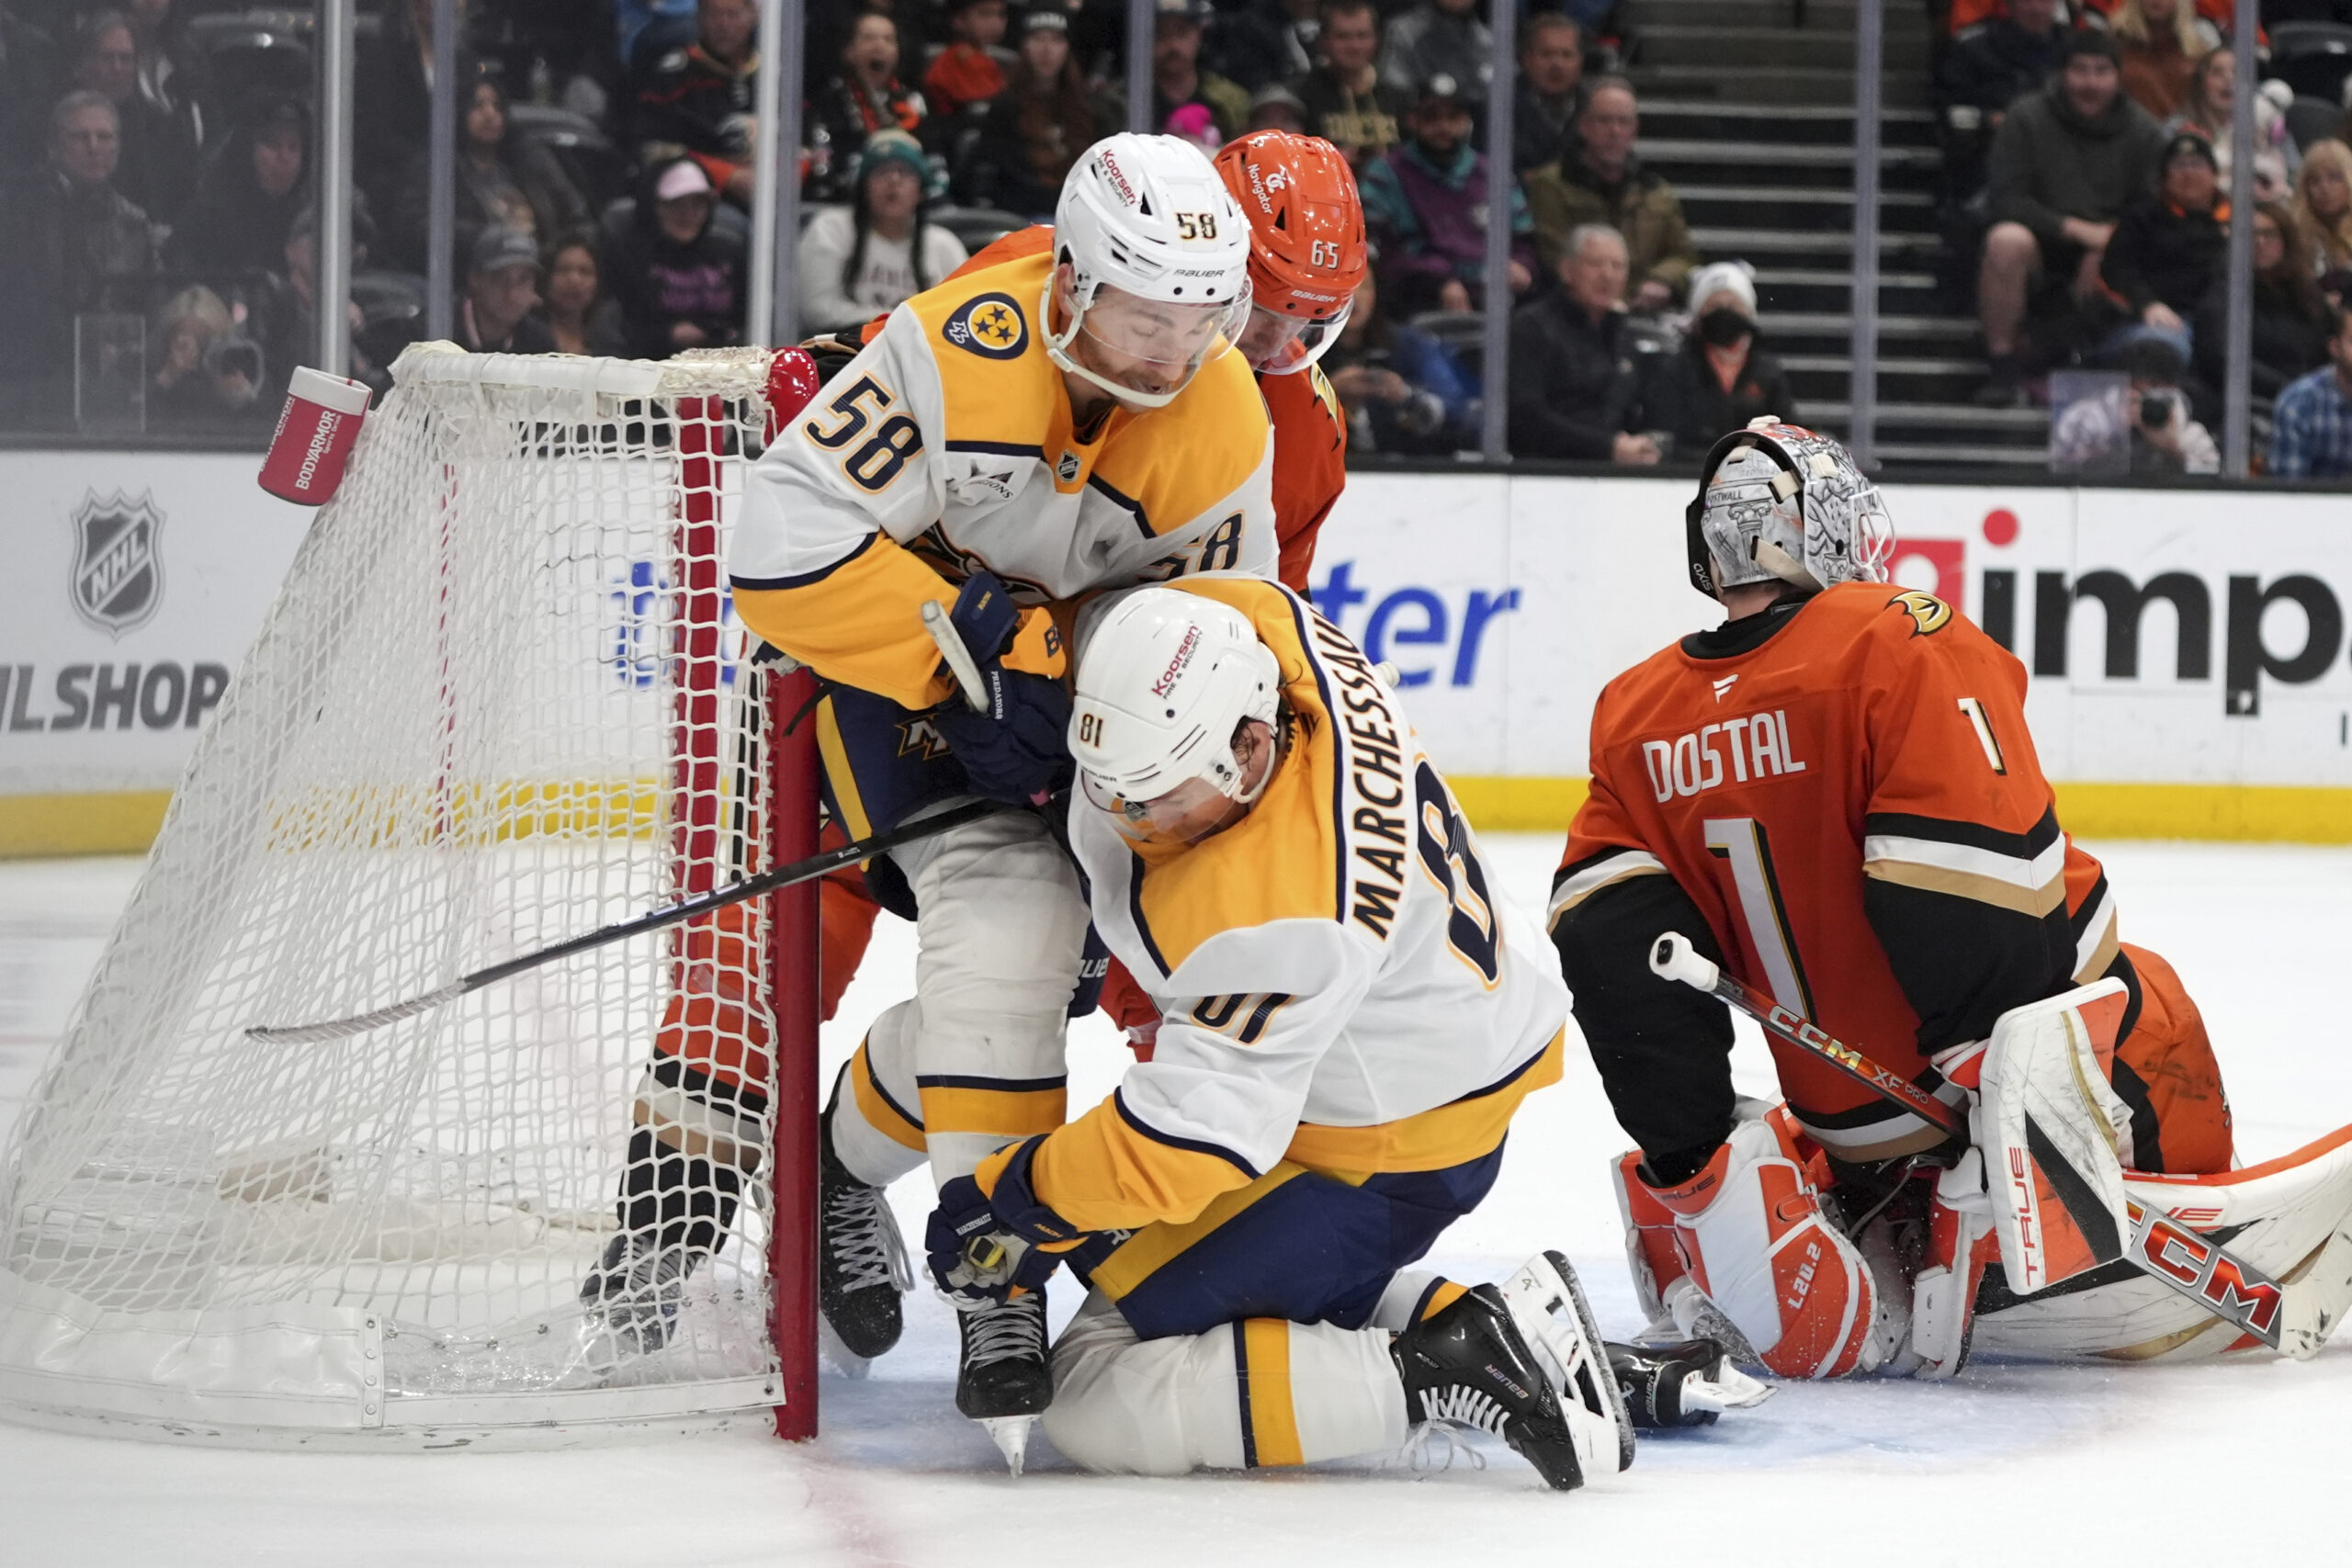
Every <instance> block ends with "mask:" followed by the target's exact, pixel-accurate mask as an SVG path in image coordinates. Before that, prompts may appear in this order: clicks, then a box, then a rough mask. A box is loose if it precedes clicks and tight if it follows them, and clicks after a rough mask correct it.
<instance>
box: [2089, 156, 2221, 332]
mask: <svg viewBox="0 0 2352 1568" xmlns="http://www.w3.org/2000/svg"><path fill="white" fill-rule="evenodd" d="M2163 169H2164V173H2163V175H2162V177H2161V183H2159V184H2158V186H2157V187H2156V190H2155V194H2154V195H2153V196H2148V197H2142V198H2141V199H2140V200H2138V201H2135V202H2133V203H2132V204H2131V206H2130V207H2127V208H2125V209H2123V216H2122V217H2121V218H2120V219H2118V220H2117V221H2116V225H2115V231H2114V233H2113V235H2112V236H2111V237H2110V238H2109V241H2108V243H2107V246H2106V249H2105V251H2104V252H2103V253H2102V255H2101V260H2100V262H2099V280H2100V281H2101V282H2103V283H2104V284H2106V285H2107V288H2108V292H2109V294H2111V295H2113V296H2114V297H2115V299H2116V301H2117V302H2118V303H2120V305H2121V306H2122V307H2123V308H2124V310H2127V311H2129V312H2130V313H2131V320H2130V321H2126V322H2124V323H2123V324H2122V325H2121V326H2120V327H2118V328H2117V329H2116V330H2115V331H2114V332H2113V333H2111V334H2110V335H2109V338H2108V340H2107V343H2106V345H2105V346H2106V351H2107V352H2108V353H2109V354H2116V353H2120V352H2121V351H2122V349H2123V348H2125V347H2126V346H2128V345H2129V344H2133V343H2139V342H2143V341H2145V340H2147V339H2151V338H2153V339H2155V340H2157V341H2159V342H2161V343H2164V344H2167V345H2168V346H2169V347H2170V348H2171V349H2172V351H2173V352H2174V353H2175V354H2176V355H2178V356H2179V358H2180V362H2181V364H2182V365H2183V366H2186V365H2188V361H2189V355H2190V354H2191V352H2192V345H2191V343H2190V333H2189V327H2188V318H2189V317H2190V316H2192V315H2194V314H2195V313H2196V311H2197V308H2198V307H2199V305H2201V304H2203V303H2204V300H2205V296H2206V295H2207V294H2208V293H2209V292H2210V291H2211V288H2212V287H2213V282H2214V279H2216V278H2218V277H2221V276H2223V273H2224V270H2225V269H2226V267H2227V266H2228V258H2229V244H2230V231H2229V216H2230V209H2229V208H2228V206H2227V205H2226V204H2224V203H2223V202H2222V199H2221V186H2220V185H2219V183H2218V182H2217V181H2216V179H2215V177H2214V171H2213V149H2212V148H2211V146H2209V145H2208V144H2207V143H2206V141H2205V139H2204V138H2203V137H2201V136H2199V135H2197V134H2196V133H2195V132H2194V131H2183V132H2181V133H2180V134H2179V135H2177V136H2176V137H2174V138H2173V139H2172V140H2171V141H2168V142H2166V143H2165V154H2164V164H2163Z"/></svg>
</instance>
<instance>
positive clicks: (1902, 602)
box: [1886, 588, 1951, 637]
mask: <svg viewBox="0 0 2352 1568" xmlns="http://www.w3.org/2000/svg"><path fill="white" fill-rule="evenodd" d="M1886 603H1887V607H1888V608H1889V609H1894V610H1900V611H1902V612H1903V613H1904V614H1905V615H1908V616H1910V617H1911V626H1912V631H1911V635H1912V636H1913V637H1931V636H1933V635H1934V634H1936V633H1937V632H1939V631H1941V630H1943V629H1944V627H1945V626H1947V625H1948V624H1950V622H1951V605H1949V604H1945V603H1944V602H1943V601H1942V600H1940V599H1939V598H1937V597H1936V596H1935V595H1934V594H1932V593H1928V592H1922V591H1921V590H1919V589H1917V588H1908V589H1905V590H1904V591H1903V592H1900V593H1897V594H1896V595H1895V596H1894V598H1892V599H1889V600H1888V601H1887V602H1886Z"/></svg>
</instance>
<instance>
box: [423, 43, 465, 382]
mask: <svg viewBox="0 0 2352 1568" xmlns="http://www.w3.org/2000/svg"><path fill="white" fill-rule="evenodd" d="M432 113H433V127H432V133H431V137H430V141H429V146H430V152H428V153H427V157H428V159H429V160H430V162H429V165H428V166H429V167H430V169H431V175H430V176H429V183H428V184H427V186H426V187H425V198H424V200H425V207H424V236H425V238H424V247H425V254H424V335H425V336H427V337H430V338H446V337H447V336H448V335H449V330H450V327H451V324H452V322H453V321H454V319H455V317H456V315H457V310H456V300H457V276H456V274H457V258H456V256H455V255H454V254H452V251H453V249H454V247H455V246H456V245H457V243H458V0H433V110H432Z"/></svg>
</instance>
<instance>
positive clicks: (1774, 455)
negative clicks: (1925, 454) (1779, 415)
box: [1683, 416, 1894, 598]
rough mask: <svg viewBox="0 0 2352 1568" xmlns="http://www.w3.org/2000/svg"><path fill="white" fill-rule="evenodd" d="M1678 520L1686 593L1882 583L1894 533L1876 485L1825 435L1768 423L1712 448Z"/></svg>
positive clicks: (1750, 426) (1750, 427)
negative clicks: (1685, 543)
mask: <svg viewBox="0 0 2352 1568" xmlns="http://www.w3.org/2000/svg"><path fill="white" fill-rule="evenodd" d="M1699 472H1700V475H1701V478H1700V480H1699V493H1698V494H1697V495H1696V496H1695V497H1693V498H1692V500H1691V505H1690V508H1689V510H1688V511H1686V512H1685V513H1684V514H1683V516H1684V521H1685V523H1686V524H1687V525H1688V528H1689V542H1690V552H1691V586H1692V587H1693V588H1696V589H1697V590H1698V591H1699V592H1702V593H1704V594H1706V595H1707V596H1708V597H1710V598H1713V596H1714V594H1715V592H1716V590H1718V589H1722V588H1739V587H1743V586H1745V585H1747V584H1748V583H1754V582H1773V581H1779V582H1786V583H1790V584H1792V585H1794V586H1795V587H1798V588H1805V589H1815V590H1818V589H1823V588H1831V587H1835V586H1836V585H1837V584H1838V583H1840V582H1855V581H1860V582H1883V581H1886V563H1887V561H1888V559H1889V558H1891V557H1892V556H1893V555H1894V526H1893V525H1892V524H1891V523H1890V522H1889V520H1888V518H1887V514H1886V502H1885V501H1884V500H1883V498H1882V497H1881V496H1880V494H1879V489H1878V486H1877V485H1875V484H1873V483H1871V480H1870V479H1868V478H1867V477H1866V476H1865V475H1864V474H1863V473H1862V471H1861V470H1860V468H1856V467H1855V466H1854V458H1853V454H1851V453H1849V452H1848V451H1847V450H1846V448H1845V447H1844V446H1840V445H1839V444H1838V443H1837V442H1835V441H1833V440H1831V439H1830V438H1829V437H1828V436H1826V435H1820V434H1815V433H1814V432H1813V431H1810V430H1806V429H1804V428H1803V427H1801V426H1798V425H1793V424H1782V423H1781V422H1780V421H1779V420H1777V419H1773V418H1770V416H1767V417H1765V418H1763V419H1758V420H1755V421H1752V422H1751V423H1749V424H1748V426H1747V429H1745V430H1736V431H1734V432H1732V433H1731V434H1729V435H1726V436H1724V438H1723V439H1722V440H1720V441H1718V442H1716V443H1715V445H1714V446H1713V449H1711V450H1710V451H1709V452H1708V453H1707V459H1706V461H1705V462H1704V463H1703V464H1702V465H1701V467H1700V470H1699Z"/></svg>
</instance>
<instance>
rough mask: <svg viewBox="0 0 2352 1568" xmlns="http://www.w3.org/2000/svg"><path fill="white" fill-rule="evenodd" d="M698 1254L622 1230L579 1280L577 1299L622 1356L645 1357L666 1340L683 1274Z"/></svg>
mask: <svg viewBox="0 0 2352 1568" xmlns="http://www.w3.org/2000/svg"><path fill="white" fill-rule="evenodd" d="M701 1257H702V1255H701V1254H700V1253H698V1252H696V1251H695V1250H693V1249H692V1248H690V1247H663V1246H662V1245H661V1243H660V1242H659V1240H658V1239H657V1238H656V1237H655V1236H654V1235H651V1234H650V1233H647V1232H643V1231H622V1232H620V1233H619V1234H618V1235H615V1236H614V1237H613V1239H612V1240H611V1241H609V1242H607V1243H605V1254H604V1256H603V1257H602V1258H599V1259H598V1260H597V1263H596V1267H595V1268H594V1269H591V1270H589V1273H588V1277H587V1278H586V1279H585V1280H582V1281H581V1284H580V1303H581V1305H582V1306H583V1307H585V1308H587V1310H588V1316H589V1319H590V1321H591V1322H594V1323H596V1324H599V1325H602V1326H603V1327H604V1329H605V1332H607V1333H609V1334H610V1335H611V1336H612V1337H613V1341H614V1343H615V1345H616V1346H617V1347H618V1348H619V1349H620V1350H621V1351H622V1352H623V1353H624V1354H626V1355H631V1356H650V1355H651V1354H652V1353H653V1352H654V1351H656V1350H659V1349H662V1348H663V1347H665V1346H667V1345H668V1344H669V1343H670V1336H671V1335H672V1334H673V1332H675V1330H676V1328H677V1323H678V1304H679V1303H680V1302H681V1301H683V1300H684V1297H685V1289H686V1276H687V1275H689V1274H691V1273H693V1272H694V1268H695V1264H696V1263H697V1262H699V1261H701Z"/></svg>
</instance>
